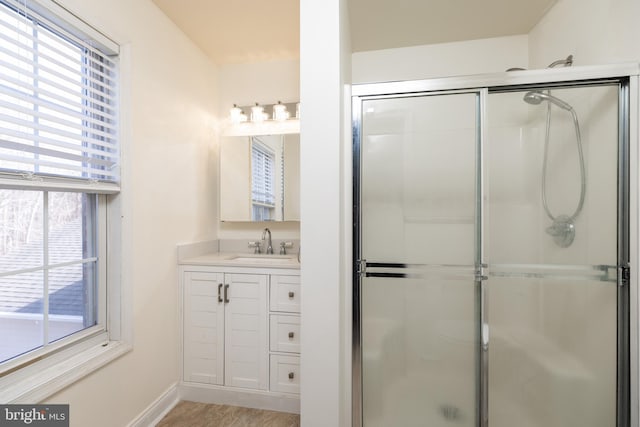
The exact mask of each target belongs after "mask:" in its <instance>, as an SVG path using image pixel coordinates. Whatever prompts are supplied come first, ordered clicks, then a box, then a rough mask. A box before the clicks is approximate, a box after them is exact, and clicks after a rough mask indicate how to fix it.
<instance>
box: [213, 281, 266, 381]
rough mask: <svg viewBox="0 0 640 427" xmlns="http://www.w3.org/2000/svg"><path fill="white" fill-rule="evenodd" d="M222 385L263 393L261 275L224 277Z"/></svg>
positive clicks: (263, 296) (263, 299)
mask: <svg viewBox="0 0 640 427" xmlns="http://www.w3.org/2000/svg"><path fill="white" fill-rule="evenodd" d="M227 286H228V288H227V292H226V296H227V303H226V309H225V365H224V366H225V385H228V386H234V387H244V388H252V389H259V390H266V389H267V383H268V378H269V377H268V343H267V334H268V332H267V320H268V319H267V286H268V276H266V275H261V274H225V287H227Z"/></svg>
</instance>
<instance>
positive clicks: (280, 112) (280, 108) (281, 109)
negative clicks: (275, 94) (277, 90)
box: [273, 101, 289, 122]
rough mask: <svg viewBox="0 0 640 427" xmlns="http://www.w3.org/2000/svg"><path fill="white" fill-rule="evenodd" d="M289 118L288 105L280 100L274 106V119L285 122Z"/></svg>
mask: <svg viewBox="0 0 640 427" xmlns="http://www.w3.org/2000/svg"><path fill="white" fill-rule="evenodd" d="M288 118H289V112H288V111H287V106H286V105H284V104H282V103H280V101H278V103H277V104H275V105H274V106H273V120H276V121H279V122H283V121H285V120H287V119H288Z"/></svg>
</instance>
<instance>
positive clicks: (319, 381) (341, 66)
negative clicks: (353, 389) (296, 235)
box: [300, 0, 351, 427]
mask: <svg viewBox="0 0 640 427" xmlns="http://www.w3.org/2000/svg"><path fill="white" fill-rule="evenodd" d="M347 25H348V16H347V13H346V0H329V1H323V2H318V1H314V0H301V2H300V32H301V34H300V75H301V88H300V95H301V102H302V106H303V113H302V117H301V150H300V151H301V152H300V157H301V171H300V173H301V191H300V193H301V220H302V221H301V238H302V240H303V241H304V243H303V246H304V248H303V250H302V266H301V267H302V268H301V275H302V283H304V285H303V286H304V289H303V293H302V328H303V330H304V333H303V335H302V343H301V344H302V349H301V376H300V378H301V396H302V398H301V421H302V425H304V426H305V427H313V426H318V427H325V426H340V425H344V426H346V425H349V424H347V419H348V417H349V407H350V401H349V399H348V388H349V387H350V377H349V376H348V373H347V372H346V370H347V369H348V366H349V363H348V356H347V355H348V354H349V347H346V344H345V342H346V341H348V338H346V337H345V333H346V331H345V328H348V327H349V326H348V325H349V323H348V322H347V320H346V319H345V311H346V310H345V305H344V303H345V302H344V295H345V294H346V293H348V292H345V289H346V288H348V287H349V286H350V280H348V279H347V276H348V274H349V273H348V265H349V259H350V248H349V244H348V235H349V234H348V232H347V231H346V230H349V229H350V227H349V226H348V224H349V222H348V221H347V218H348V217H349V214H348V203H347V202H346V201H347V200H348V199H349V195H348V188H349V185H350V182H351V176H350V174H348V173H346V172H345V169H343V168H344V165H345V161H346V160H347V159H346V158H345V153H348V150H347V148H348V147H349V146H350V143H349V141H350V139H349V138H348V136H347V134H346V133H344V132H343V130H344V129H345V127H348V126H349V120H348V115H349V113H348V112H346V111H345V108H344V103H343V101H344V98H343V97H344V96H345V92H344V90H345V89H344V88H345V84H348V83H349V78H350V69H351V64H350V55H349V53H350V47H349V32H348V27H347ZM320 34H322V37H319V35H320Z"/></svg>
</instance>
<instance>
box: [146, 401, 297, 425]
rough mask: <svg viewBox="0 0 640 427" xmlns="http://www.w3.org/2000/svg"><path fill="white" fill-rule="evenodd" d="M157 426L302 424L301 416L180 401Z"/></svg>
mask: <svg viewBox="0 0 640 427" xmlns="http://www.w3.org/2000/svg"><path fill="white" fill-rule="evenodd" d="M157 427H300V415H298V414H287V413H285V412H274V411H263V410H260V409H251V408H240V407H237V406H227V405H214V404H209V403H197V402H188V401H181V402H180V403H178V404H177V405H176V406H175V408H173V409H172V410H171V411H170V412H169V413H168V414H167V415H166V416H165V417H164V418H163V419H162V420H161V421H160V422H159V423H158V424H157Z"/></svg>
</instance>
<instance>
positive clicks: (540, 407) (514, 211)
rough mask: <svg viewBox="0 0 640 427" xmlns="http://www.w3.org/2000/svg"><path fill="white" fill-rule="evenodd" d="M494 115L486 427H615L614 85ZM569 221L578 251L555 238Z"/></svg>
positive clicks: (540, 97)
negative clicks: (558, 227) (563, 222)
mask: <svg viewBox="0 0 640 427" xmlns="http://www.w3.org/2000/svg"><path fill="white" fill-rule="evenodd" d="M526 101H529V102H533V103H532V104H531V103H529V102H526ZM487 108H488V112H487V117H488V132H487V134H488V144H487V145H486V147H485V153H484V154H485V156H484V160H485V172H486V177H485V200H486V205H485V212H486V215H485V218H486V222H485V224H486V227H485V233H484V239H483V240H484V248H485V252H484V254H485V256H486V260H487V264H488V265H489V268H488V269H487V273H488V276H489V280H488V281H487V288H488V307H489V309H488V324H489V329H490V351H489V425H490V426H491V427H510V426H512V425H513V422H514V421H513V420H514V419H517V420H518V426H520V427H529V426H532V427H533V426H545V427H565V426H580V427H599V426H612V425H615V420H616V363H617V341H616V336H617V335H616V333H617V311H616V303H617V295H618V287H617V283H616V264H617V256H618V253H617V227H618V224H617V220H618V218H617V215H618V211H617V208H618V204H617V196H618V188H617V179H618V86H616V85H608V86H595V87H574V88H552V89H546V88H539V89H536V90H534V91H519V92H510V93H501V94H491V95H489V98H488V102H487ZM576 127H577V130H576ZM579 144H580V145H581V147H579ZM579 148H581V149H582V155H583V156H582V157H583V159H582V160H581V158H580V152H579ZM581 163H582V164H581ZM582 168H584V172H585V173H584V178H583V177H582V172H581V169H582ZM543 185H544V190H543ZM581 194H583V196H584V204H583V205H582V208H580V199H581ZM545 204H546V207H545ZM561 215H564V216H565V217H570V218H571V220H572V221H571V222H572V225H573V227H574V231H575V235H573V236H571V238H572V241H571V242H568V241H564V240H562V239H560V240H558V239H557V238H556V237H558V236H557V234H555V235H554V233H555V230H554V223H556V224H557V223H558V218H559V217H560V216H561ZM567 243H568V244H567Z"/></svg>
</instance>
